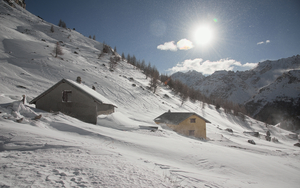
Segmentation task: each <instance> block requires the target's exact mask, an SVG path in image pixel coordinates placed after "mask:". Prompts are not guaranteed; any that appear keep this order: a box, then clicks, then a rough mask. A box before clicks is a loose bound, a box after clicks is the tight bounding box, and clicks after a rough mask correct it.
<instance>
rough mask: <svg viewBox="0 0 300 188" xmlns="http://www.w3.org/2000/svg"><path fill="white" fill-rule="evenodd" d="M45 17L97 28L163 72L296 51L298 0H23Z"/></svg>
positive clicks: (86, 29)
mask: <svg viewBox="0 0 300 188" xmlns="http://www.w3.org/2000/svg"><path fill="white" fill-rule="evenodd" d="M26 4H27V5H26V9H27V10H28V11H30V12H31V13H33V14H35V15H37V16H40V17H42V18H43V19H44V20H46V21H48V22H50V23H53V24H56V25H57V24H58V22H59V20H60V19H62V20H63V21H64V22H65V23H66V24H67V27H69V28H72V29H73V28H75V29H76V31H78V32H80V33H82V34H83V35H85V36H89V35H91V36H93V35H95V36H96V40H97V41H99V42H103V41H105V43H106V44H108V45H110V46H111V47H113V48H114V47H115V46H116V48H117V52H119V53H120V54H121V53H122V52H124V54H125V55H127V54H130V55H135V56H136V58H137V59H140V60H143V59H144V60H145V62H146V63H148V62H151V64H152V65H155V66H156V68H157V69H158V70H159V71H160V73H168V74H171V73H173V72H175V71H188V70H197V71H199V72H202V73H203V74H206V75H208V74H212V73H213V72H214V71H216V70H234V71H236V70H247V69H250V68H252V67H253V66H255V65H256V63H258V62H261V61H264V60H276V59H280V58H284V57H290V56H293V55H297V54H300V1H299V0H251V1H246V0H245V1H244V0H236V1H233V0H226V1H221V0H197V1H196V0H182V1H180V0H149V1H146V0H106V1H102V0H88V1H83V0H63V1H61V0H51V1H36V0H26ZM178 42H179V44H178Z"/></svg>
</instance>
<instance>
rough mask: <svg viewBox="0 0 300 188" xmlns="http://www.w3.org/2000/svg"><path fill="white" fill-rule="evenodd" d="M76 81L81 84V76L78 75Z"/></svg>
mask: <svg viewBox="0 0 300 188" xmlns="http://www.w3.org/2000/svg"><path fill="white" fill-rule="evenodd" d="M76 81H77V82H78V83H80V84H81V77H80V76H78V77H77V79H76Z"/></svg>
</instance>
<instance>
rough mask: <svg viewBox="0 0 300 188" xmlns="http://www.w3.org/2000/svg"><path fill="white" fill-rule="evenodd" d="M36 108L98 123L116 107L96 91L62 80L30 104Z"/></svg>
mask: <svg viewBox="0 0 300 188" xmlns="http://www.w3.org/2000/svg"><path fill="white" fill-rule="evenodd" d="M29 103H30V104H35V106H36V108H38V109H41V110H44V111H47V112H57V111H60V112H62V113H64V114H66V115H69V116H72V117H75V118H77V119H79V120H81V121H84V122H87V123H93V124H96V123H97V116H98V115H100V114H111V113H113V112H114V109H115V107H116V105H114V104H113V103H112V102H110V101H109V100H108V99H106V98H105V97H103V96H102V95H101V94H99V93H98V92H97V91H95V90H94V89H92V88H90V87H88V86H86V85H84V84H82V83H81V78H80V77H78V78H77V81H73V80H69V79H62V80H61V81H59V82H58V83H56V84H55V85H53V86H52V87H51V88H49V89H48V90H46V91H45V92H43V93H42V94H40V95H39V96H37V97H36V98H34V99H33V100H32V101H30V102H29Z"/></svg>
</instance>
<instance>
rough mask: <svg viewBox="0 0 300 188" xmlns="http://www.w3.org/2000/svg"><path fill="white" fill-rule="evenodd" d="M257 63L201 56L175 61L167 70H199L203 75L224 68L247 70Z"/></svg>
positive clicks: (171, 71) (228, 69) (227, 69)
mask: <svg viewBox="0 0 300 188" xmlns="http://www.w3.org/2000/svg"><path fill="white" fill-rule="evenodd" d="M256 65H257V63H246V64H244V65H243V64H241V63H240V62H238V61H236V60H233V59H220V60H219V61H209V60H206V61H203V59H201V58H196V59H193V60H192V59H187V60H185V61H184V62H181V63H177V65H176V66H175V67H172V68H170V69H168V70H167V71H168V72H170V73H171V74H172V73H175V72H187V71H190V70H195V71H198V72H201V73H202V74H204V75H209V74H212V73H214V72H215V71H220V70H226V71H237V70H241V71H242V70H247V69H251V68H254V67H255V66H256Z"/></svg>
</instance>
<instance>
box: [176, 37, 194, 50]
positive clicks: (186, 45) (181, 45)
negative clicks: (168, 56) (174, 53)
mask: <svg viewBox="0 0 300 188" xmlns="http://www.w3.org/2000/svg"><path fill="white" fill-rule="evenodd" d="M177 47H178V49H179V50H189V49H191V48H193V47H194V45H193V43H192V42H191V41H189V40H187V39H181V40H180V41H178V42H177Z"/></svg>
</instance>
